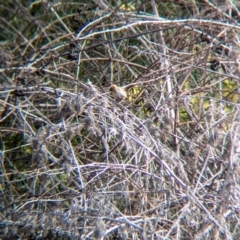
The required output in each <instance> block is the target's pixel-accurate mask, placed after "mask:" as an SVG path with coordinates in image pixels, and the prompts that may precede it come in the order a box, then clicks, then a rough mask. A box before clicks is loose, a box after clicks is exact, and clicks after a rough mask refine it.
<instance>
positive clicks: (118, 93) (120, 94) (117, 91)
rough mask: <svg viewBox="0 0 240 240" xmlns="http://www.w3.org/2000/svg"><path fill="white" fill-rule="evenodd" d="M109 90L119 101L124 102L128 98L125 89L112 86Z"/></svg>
mask: <svg viewBox="0 0 240 240" xmlns="http://www.w3.org/2000/svg"><path fill="white" fill-rule="evenodd" d="M109 90H110V92H111V93H112V95H113V97H114V98H116V99H118V100H124V99H125V98H127V92H126V90H125V89H124V87H118V86H117V85H115V84H112V85H111V86H110V88H109Z"/></svg>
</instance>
